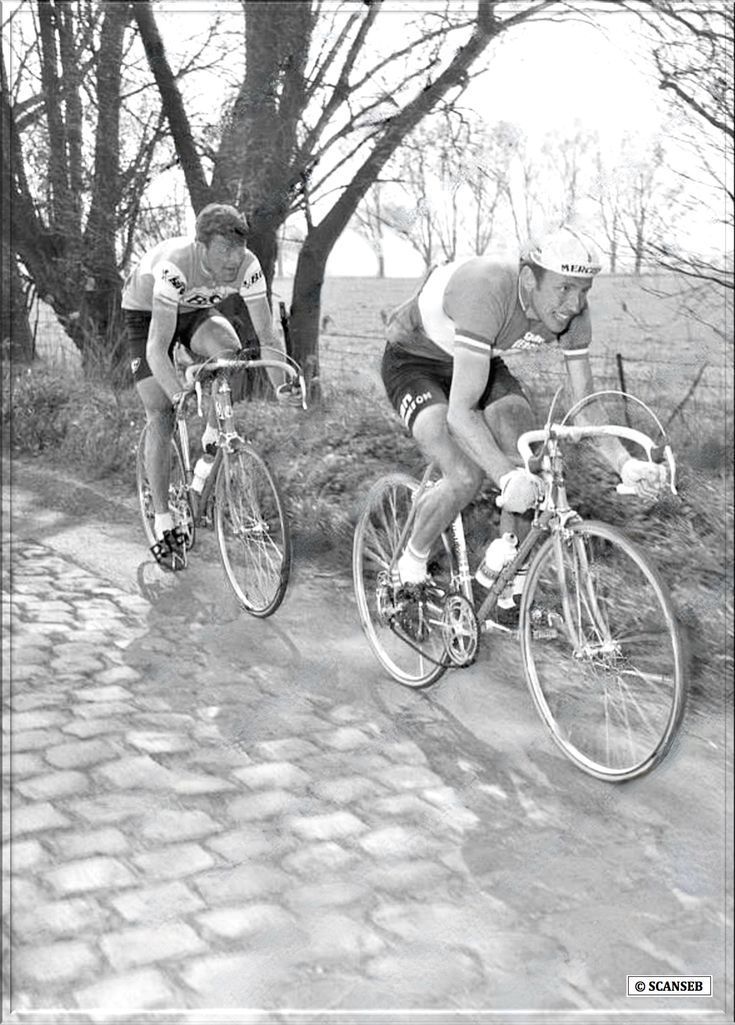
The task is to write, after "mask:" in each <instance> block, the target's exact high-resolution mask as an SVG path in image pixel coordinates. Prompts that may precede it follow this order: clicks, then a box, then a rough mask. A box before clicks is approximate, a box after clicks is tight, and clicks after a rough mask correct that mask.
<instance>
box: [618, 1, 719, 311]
mask: <svg viewBox="0 0 735 1025" xmlns="http://www.w3.org/2000/svg"><path fill="white" fill-rule="evenodd" d="M630 7H631V9H632V10H634V11H635V13H636V14H637V15H638V16H639V17H640V19H641V21H642V22H643V24H644V26H645V27H646V29H647V31H648V34H649V39H650V42H651V47H652V55H653V60H654V64H655V68H656V74H657V76H658V79H659V84H660V88H661V89H662V90H663V92H664V94H665V95H666V96H668V97H669V98H670V101H671V106H672V118H671V119H670V124H669V130H670V133H671V136H672V138H673V139H675V140H676V142H677V143H678V144H679V146H680V148H681V151H682V153H683V154H685V155H686V160H682V161H681V162H680V164H679V167H678V168H675V169H674V170H675V173H677V174H678V177H679V186H680V187H679V189H678V193H677V199H678V207H679V208H678V210H676V212H674V211H675V208H670V209H669V215H668V217H667V218H666V220H665V221H663V222H662V224H661V230H660V231H658V232H657V233H656V234H655V235H652V236H651V237H650V238H649V240H648V248H649V252H650V254H651V256H652V257H653V258H655V259H656V260H657V262H658V263H659V264H660V265H661V266H662V267H665V268H666V269H670V270H675V271H678V272H679V273H680V274H682V275H684V276H686V277H689V278H691V279H692V280H693V282H696V281H702V282H709V283H711V284H714V285H717V286H720V287H722V288H724V289H726V291H727V292H730V291H731V290H732V286H733V265H732V252H731V251H730V254H729V255H728V254H727V253H726V252H722V253H721V254H720V257H719V259H718V258H717V257H716V256H708V255H706V254H703V253H697V252H693V251H692V247H691V244H689V245H682V244H681V242H680V241H679V240H678V238H677V236H676V234H675V233H674V227H675V225H676V224H677V223H681V222H682V221H684V222H686V220H687V219H688V217H689V215H690V211H691V209H692V208H693V207H694V206H695V205H696V206H698V207H699V208H700V210H701V208H702V206H703V205H706V206H707V207H709V208H710V209H712V210H716V211H718V214H716V215H715V216H719V218H720V225H721V228H722V240H723V246H722V248H723V250H725V249H726V247H727V244H728V243H727V241H726V239H729V240H730V242H729V244H730V246H731V245H732V241H731V240H732V228H733V198H734V197H733V178H732V167H733V154H732V146H733V134H734V131H735V129H734V128H733V125H734V124H735V118H734V114H735V111H734V107H733V45H734V41H735V24H734V22H735V15H734V14H733V7H732V4H731V3H729V2H728V0H697V2H686V0H648V2H646V3H645V4H631V5H630ZM677 214H678V216H677Z"/></svg>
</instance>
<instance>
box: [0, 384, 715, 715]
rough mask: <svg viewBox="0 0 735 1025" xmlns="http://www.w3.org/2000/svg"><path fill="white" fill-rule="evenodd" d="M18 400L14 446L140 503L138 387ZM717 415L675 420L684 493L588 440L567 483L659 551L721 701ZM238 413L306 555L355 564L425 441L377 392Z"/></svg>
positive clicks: (59, 390) (485, 508)
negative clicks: (360, 545)
mask: <svg viewBox="0 0 735 1025" xmlns="http://www.w3.org/2000/svg"><path fill="white" fill-rule="evenodd" d="M11 395H12V415H11V414H10V408H11V404H10V403H8V404H6V405H5V407H4V412H3V428H4V430H6V429H7V428H10V444H11V452H12V453H13V454H15V455H26V456H35V457H37V458H38V459H39V460H40V461H42V462H45V463H47V464H48V465H52V466H53V467H54V468H55V469H61V470H63V471H66V472H68V473H70V474H71V475H73V476H76V477H78V478H79V479H81V480H86V481H92V480H103V481H105V482H106V485H107V486H109V487H110V489H111V490H114V491H115V492H116V493H120V494H126V493H129V495H130V498H131V500H132V499H133V497H134V493H133V489H134V453H135V447H136V444H137V440H138V435H139V432H140V429H141V427H142V425H143V422H144V418H143V414H142V409H141V407H140V404H139V400H138V397H137V395H136V394H135V392H134V391H133V390H132V389H130V390H126V391H123V392H117V393H115V392H113V391H112V390H110V389H107V388H105V387H104V386H102V385H100V384H93V383H91V382H80V379H79V377H78V376H76V375H74V374H61V373H59V371H58V369H56V370H54V371H50V370H48V369H47V368H44V367H38V368H36V367H34V368H32V369H31V370H30V371H28V370H25V371H23V373H22V374H20V375H19V376H18V377H17V378H16V379H15V381H14V382H13V384H12V392H11ZM549 397H550V396H549ZM537 398H538V395H537ZM717 413H718V411H717V410H714V409H712V408H706V409H705V408H704V407H702V408H700V409H699V411H698V412H697V414H696V416H695V412H694V409H690V410H689V419H688V420H687V421H686V422H684V421H682V423H681V424H677V423H676V422H675V423H673V424H672V433H673V440H674V443H675V446H676V447H677V458H678V460H679V468H680V476H679V495H678V496H677V497H674V496H670V495H669V496H666V497H665V498H664V499H663V500H662V501H660V502H658V503H656V504H655V505H654V506H651V507H645V506H642V505H641V503H639V502H638V501H637V500H635V499H630V498H623V497H620V496H618V495H617V494H616V493H615V490H614V487H615V481H616V478H615V477H614V475H613V474H612V472H611V471H609V470H608V469H607V468H606V467H605V466H604V465H602V464H601V463H600V462H599V461H598V460H597V458H596V457H595V456H594V454H593V453H591V452H586V451H582V450H581V449H579V448H578V450H577V451H576V452H572V451H570V452H569V455H568V488H569V494H570V498H571V500H572V503H573V505H574V506H575V508H577V509H578V510H579V511H580V512H581V513H582V514H583V515H585V516H587V517H592V518H599V519H603V520H606V521H607V522H610V523H615V524H617V525H619V526H620V527H621V528H623V529H624V530H625V532H626V533H627V534H628V535H629V536H630V537H631V539H632V540H633V541H635V542H637V543H638V544H639V545H640V546H641V547H642V548H644V549H645V550H646V551H647V552H649V553H650V554H651V555H652V557H653V558H654V560H655V561H656V563H657V564H658V566H659V568H660V570H661V572H662V574H663V576H664V578H665V580H666V582H667V584H668V586H669V588H670V589H671V592H672V596H673V598H674V601H675V604H676V607H677V611H678V614H679V617H680V620H681V622H682V623H683V624H684V626H685V629H686V633H687V635H688V641H689V646H690V649H691V656H692V662H693V667H694V674H693V684H694V687H693V689H694V692H695V693H697V692H699V693H703V694H706V695H707V696H708V697H709V698H711V699H712V700H713V701H714V702H715V703H716V704H718V705H719V704H720V702H721V701H722V700H723V699H727V698H728V697H729V695H730V694H731V689H730V690H728V691H727V692H726V693H725V688H726V687H727V686H729V687H730V688H732V683H731V680H732V671H733V661H732V653H731V650H730V645H729V643H728V635H729V631H730V629H731V623H732V560H731V558H730V555H731V553H730V552H728V545H729V538H730V537H731V536H732V502H731V470H730V465H731V464H730V461H729V457H728V455H727V447H728V439H729V437H731V433H729V432H728V427H727V425H726V424H725V423H724V422H723V411H722V410H720V411H719V417H718V415H717ZM236 416H237V417H238V419H239V420H240V421H241V423H242V424H243V427H244V432H245V434H246V436H248V437H249V438H251V439H252V440H253V442H254V443H256V444H257V446H258V448H259V449H260V450H261V451H262V453H263V454H264V455H265V457H266V459H267V460H268V461H269V463H270V464H271V466H272V467H273V468H274V470H275V471H276V473H277V475H278V477H279V479H280V481H281V483H282V485H283V489H284V491H285V494H286V495H287V498H288V503H289V513H290V517H291V522H292V526H293V530H294V535H295V543H296V552H297V555H299V554H300V555H303V556H304V557H309V556H327V555H328V557H329V560H330V563H331V564H332V565H336V566H340V567H342V568H343V569H344V571H345V572H349V566H350V553H351V542H352V532H353V528H354V524H355V522H356V520H357V517H358V516H359V512H360V508H361V506H362V502H363V500H364V497H365V495H366V493H367V491H368V489H369V487H370V485H371V484H372V483H373V481H374V480H376V479H377V478H378V477H379V476H380V475H381V474H383V473H386V472H389V471H392V470H396V469H400V470H405V471H406V472H408V473H410V474H413V475H420V474H421V472H422V470H423V463H422V460H421V457H420V454H419V452H418V450H417V448H416V446H415V445H414V443H413V442H412V441H411V439H410V438H409V437H408V435H407V434H406V432H405V430H404V429H403V426H402V425H401V423H400V422H399V420H398V418H397V417H396V416H395V415H394V414H393V412H392V411H391V410H390V407H389V405H388V403H387V400H386V399H385V398H384V397H383V396H381V395H380V394H379V393H378V392H377V391H376V392H372V391H368V392H366V391H364V390H350V389H339V390H328V391H327V394H326V396H325V401H324V403H323V405H322V406H321V407H319V408H315V409H311V410H309V411H308V412H306V413H304V412H303V411H301V410H298V409H292V408H288V407H281V406H278V405H276V404H275V403H273V402H270V401H268V400H264V399H258V400H254V401H250V402H243V403H239V404H238V405H237V406H236ZM692 419H693V420H695V421H696V423H697V424H698V431H697V432H696V436H695V437H693V436H692V435H693V432H692V427H691V422H690V420H692ZM190 429H191V436H192V437H193V438H195V439H196V438H198V437H199V435H200V433H201V430H202V423H201V421H200V420H198V418H196V417H195V416H194V417H193V418H192V419H191V421H190ZM491 498H492V491H491V489H490V488H489V487H486V488H484V489H483V491H482V492H481V494H480V495H479V496H478V498H477V499H476V500H475V501H474V502H473V503H472V506H471V507H470V509H469V510H468V512H467V515H466V521H467V535H468V542H469V546H470V550H471V552H472V557H473V558H478V557H479V555H480V553H481V551H482V548H483V546H484V545H485V544H486V543H487V540H488V539H489V538H490V537H492V536H493V534H494V533H495V531H496V530H497V513H496V511H495V510H494V507H493V504H492V501H491ZM726 681H730V682H729V684H728V683H726ZM717 688H722V693H719V692H717Z"/></svg>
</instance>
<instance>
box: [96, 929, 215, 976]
mask: <svg viewBox="0 0 735 1025" xmlns="http://www.w3.org/2000/svg"><path fill="white" fill-rule="evenodd" d="M101 946H102V949H103V950H104V952H105V954H106V955H107V957H108V958H109V960H110V963H111V964H112V966H113V968H130V967H132V966H134V965H140V964H152V963H154V962H156V961H163V960H165V959H166V958H170V957H173V956H175V955H183V954H186V955H189V954H197V953H199V952H201V951H202V950H203V949H204V948H205V944H204V943H203V941H202V940H200V939H199V937H198V936H197V934H196V933H195V932H194V930H193V929H192V928H191V926H190V925H186V923H185V922H171V923H169V924H164V925H159V926H156V927H155V928H139V929H124V930H122V931H121V932H118V933H110V934H108V935H107V936H105V937H103V939H102V940H101Z"/></svg>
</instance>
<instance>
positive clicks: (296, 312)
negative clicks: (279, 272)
mask: <svg viewBox="0 0 735 1025" xmlns="http://www.w3.org/2000/svg"><path fill="white" fill-rule="evenodd" d="M256 6H258V5H256ZM493 9H494V4H492V3H490V2H488V0H478V5H477V21H476V23H475V28H474V31H473V33H472V35H471V36H470V38H469V40H468V41H467V42H466V43H465V45H464V46H461V47H460V48H459V49H458V50H457V52H456V53H455V56H454V58H453V60H452V61H451V63H450V64H448V65H447V67H446V68H445V69H444V71H442V72H441V74H440V75H438V76H437V78H436V79H435V80H434V81H433V82H429V84H428V85H426V86H424V88H423V89H422V90H421V91H420V92H419V93H418V94H417V95H416V96H415V97H414V99H413V100H411V101H410V102H409V103H408V104H407V105H406V106H405V107H404V108H403V109H402V110H401V112H400V113H399V114H396V115H395V116H394V117H392V118H391V119H390V122H389V123H388V125H387V127H386V130H385V133H384V134H383V135H382V136H381V137H380V138H379V139H378V141H377V142H376V145H375V147H374V149H373V150H372V151H371V152H370V154H369V155H368V156H367V157H366V159H365V160H364V162H363V164H362V166H361V167H360V168H358V170H357V171H356V173H355V175H354V176H353V178H352V180H351V181H350V183H349V184H348V185H347V187H346V188H345V189H344V190H343V192H342V194H341V195H340V197H339V199H338V200H337V202H336V203H335V204H334V206H333V207H332V208H331V210H329V212H328V213H327V214H326V216H325V217H324V219H323V220H322V221H321V222H320V223H319V224H318V225H316V226H314V227H312V228H311V229H310V230H309V233H308V235H307V237H306V241H305V242H304V245H303V247H302V249H301V253H300V254H299V260H298V263H297V267H296V277H295V280H294V288H293V301H292V305H291V320H292V324H293V325H294V333H295V334H296V335H297V339H296V344H297V345H298V351H299V354H300V355H299V357H297V358H298V359H299V362H300V363H301V365H302V367H303V368H304V370H305V372H306V369H307V368H308V374H307V380H310V379H311V380H316V382H317V386H318V382H319V310H320V306H321V289H322V284H323V282H324V268H325V266H326V263H327V258H328V257H329V254H330V252H331V251H332V247H333V246H334V244H335V242H336V241H337V239H338V238H339V236H340V235H341V234H342V232H343V231H344V230H345V228H346V227H347V225H348V224H349V222H350V220H351V218H352V217H353V215H354V213H355V210H356V209H357V206H358V204H359V203H360V201H361V200H362V198H363V196H364V195H365V193H366V192H367V190H368V189H369V188H370V186H371V185H372V183H373V182H374V181H375V180H376V179H377V177H378V175H379V174H380V172H381V170H382V169H383V167H384V166H385V164H386V163H387V162H388V160H389V159H390V158H391V157H392V156H393V154H394V153H395V151H396V149H397V148H398V146H400V144H401V143H402V142H403V140H404V139H405V138H406V136H407V135H408V134H409V133H410V132H412V131H413V129H414V128H416V127H417V125H418V124H420V122H421V121H422V120H423V118H424V117H425V116H426V115H427V114H428V113H429V112H430V111H431V110H433V108H434V106H435V105H436V104H437V103H438V102H439V100H440V99H441V98H442V97H443V96H444V95H445V94H446V93H447V92H448V91H449V90H450V89H451V88H452V87H454V86H457V85H458V84H460V83H461V82H463V81H464V80H465V79H466V75H467V70H468V68H470V67H471V66H472V64H473V63H474V62H475V60H476V59H477V57H479V55H480V54H481V53H482V52H483V50H485V49H486V47H487V46H488V45H489V44H490V42H491V41H492V40H493V38H494V37H495V36H496V35H497V34H498V33H499V32H500V31H501V29H502V24H501V23H499V22H497V21H495V19H494V13H493ZM302 264H303V268H302Z"/></svg>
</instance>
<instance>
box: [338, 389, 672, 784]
mask: <svg viewBox="0 0 735 1025" xmlns="http://www.w3.org/2000/svg"><path fill="white" fill-rule="evenodd" d="M558 394H559V393H558V392H557V396H558ZM612 394H615V395H619V394H621V393H617V392H598V393H595V395H594V396H590V397H588V398H587V399H584V400H582V401H581V402H580V403H577V405H576V406H575V407H573V409H571V410H570V411H569V413H567V415H566V416H565V417H564V418H563V419H562V420H561V422H560V423H555V422H552V411H553V407H554V403H552V407H551V410H550V412H549V418H548V420H547V422H546V426H545V427H544V428H542V429H539V430H533V431H527V432H525V433H524V434H523V435H522V436H521V437H520V438H519V439H518V451H519V453H520V455H521V458H522V460H523V463H524V466H525V468H526V470H527V472H531V470H536V471H537V472H538V473H539V475H540V476H541V478H542V480H543V482H544V495H543V497H542V498H540V499H539V501H538V503H537V504H536V506H535V509H534V514H533V523H532V526H531V529H530V531H529V533H528V535H527V536H526V537H525V538H524V539H523V540H522V541H521V542H520V543H519V545H518V549H517V553H516V555H515V557H514V558H513V559H512V561H511V562H510V563H508V564H507V565H506V566H505V567H504V568H503V570H502V571H501V572H500V574H499V575H498V577H497V578H496V579H495V580H494V582H493V583H492V586H491V587H490V588H489V590H488V591H487V592H485V593H484V596H483V597H482V599H481V600H479V601H476V600H475V597H474V592H473V574H472V572H471V570H470V565H469V556H468V547H467V542H466V539H465V530H464V523H463V519H462V515H461V514H460V515H459V516H457V518H456V519H455V520H454V522H453V523H452V524H451V526H450V528H448V530H447V531H446V532H445V533H444V534H443V535H442V537H441V540H440V542H439V543H438V544H439V553H438V556H437V557H436V559H434V562H433V563H430V570H431V571H432V574H431V578H430V580H429V582H428V583H427V584H423V585H419V587H418V588H416V587H411V586H401V584H400V582H399V580H398V574H397V571H396V568H395V566H396V561H397V559H398V556H399V555H400V554H401V552H402V551H403V548H404V545H405V542H406V540H407V538H408V536H409V534H410V531H411V526H412V523H413V519H414V516H415V513H416V508H417V502H418V501H419V500H420V498H421V495H422V494H424V493H425V492H426V490H427V488H430V487H431V486H432V484H433V483H434V482H435V478H436V468H435V467H434V466H428V467H427V468H426V471H425V473H424V475H423V477H422V479H421V481H418V480H416V479H415V478H413V477H411V476H409V475H407V474H403V473H392V474H388V475H386V476H384V477H382V478H380V479H379V480H378V481H376V482H375V484H374V485H373V486H372V488H371V489H370V491H369V493H368V496H367V499H366V503H365V506H364V509H363V511H362V513H361V515H360V517H359V519H358V522H357V525H356V528H355V534H354V540H353V557H352V563H353V564H352V570H353V580H354V588H355V597H356V600H357V606H358V610H359V613H360V619H361V623H362V627H363V630H364V632H365V634H366V636H367V639H368V641H369V643H370V646H371V647H372V650H373V652H374V654H375V655H376V657H377V659H378V661H379V662H380V663H381V665H382V666H383V668H384V669H386V670H387V672H388V673H389V674H390V675H391V676H392V677H393V678H394V679H395V680H397V681H398V682H399V683H401V684H404V685H406V686H409V687H426V686H429V685H430V684H433V683H435V682H436V681H437V680H438V679H439V678H440V677H441V676H442V675H443V674H444V673H445V671H446V670H447V669H449V668H461V667H464V666H468V665H471V664H472V663H473V662H474V661H475V659H476V657H477V654H478V651H479V645H480V639H481V636H482V635H483V634H485V633H488V632H491V631H498V632H501V633H506V634H510V635H511V636H513V637H515V638H517V639H518V640H520V649H521V657H522V661H523V667H524V673H525V678H526V683H527V685H528V687H529V689H530V692H531V696H532V698H533V702H534V705H535V708H536V710H537V711H538V713H539V715H540V716H541V719H542V721H543V722H544V724H545V726H546V727H547V729H548V730H549V732H550V733H551V736H552V738H553V740H554V741H555V743H556V744H557V745H558V747H559V748H560V749H561V750H562V751H563V752H564V754H565V755H566V756H567V757H568V758H569V759H571V761H572V762H573V763H574V764H575V765H576V766H578V767H579V768H580V769H582V770H583V771H585V772H587V773H589V774H590V775H592V776H595V777H597V778H599V779H602V780H607V781H623V780H629V779H633V778H635V777H637V776H641V775H643V774H644V773H646V772H648V771H649V770H650V769H652V768H653V766H654V765H656V764H657V763H658V762H660V760H661V759H662V758H663V756H664V755H665V754H666V752H667V751H668V749H669V748H670V746H671V743H672V741H673V739H674V736H675V734H676V731H677V729H678V726H679V724H680V722H681V719H682V716H683V712H684V703H685V690H686V685H685V678H684V658H683V649H682V640H681V637H680V633H679V627H678V625H677V621H676V616H675V613H674V608H673V605H672V602H671V599H670V597H669V594H668V591H667V589H666V587H665V585H664V583H663V581H662V579H661V577H660V574H659V572H658V570H657V569H656V568H655V567H654V566H653V565H652V564H651V563H650V561H649V559H648V557H647V556H645V555H644V554H643V553H642V552H641V551H640V550H639V548H638V547H637V545H635V544H634V543H633V542H631V541H630V540H629V539H628V538H627V537H626V536H625V535H624V534H623V533H622V532H621V531H620V530H619V529H617V528H616V527H613V526H610V525H608V524H606V523H604V522H602V521H600V520H584V519H583V518H582V517H581V516H580V515H579V514H578V513H577V512H576V511H575V510H574V509H573V508H571V507H570V505H569V502H568V499H567V493H566V483H565V479H564V457H563V452H562V447H561V445H560V442H562V441H564V442H567V441H569V442H579V441H582V440H584V439H587V438H594V437H600V436H603V435H614V436H617V437H619V438H621V439H624V440H627V441H629V442H633V443H634V444H635V445H639V446H641V447H642V448H643V450H644V451H645V452H646V454H647V457H648V459H649V461H656V462H664V461H665V462H666V463H667V464H668V483H669V487H670V489H671V491H672V493H673V494H676V493H677V492H676V485H675V476H676V464H675V461H674V456H673V453H672V451H671V447H670V445H669V444H668V442H667V441H666V439H665V434H664V431H663V428H662V427H661V424H660V422H659V421H658V419H657V418H656V417H655V415H654V414H653V413H652V412H651V410H650V409H648V407H647V406H646V405H645V403H642V402H640V400H638V399H635V398H634V397H633V396H625V398H626V400H627V401H628V402H634V403H639V405H640V406H642V407H643V408H644V409H645V410H646V411H647V412H648V413H649V414H650V415H651V416H653V419H654V420H655V423H656V424H657V428H658V440H657V441H654V440H653V439H652V438H650V437H648V435H647V434H645V433H644V432H642V431H639V430H637V429H633V428H630V427H627V426H626V427H622V426H618V425H614V424H604V425H600V426H579V425H574V424H571V423H569V420H570V418H572V417H574V416H575V415H577V414H578V413H580V412H581V410H582V408H583V406H584V404H585V403H587V402H589V401H592V400H593V399H597V398H599V397H600V396H606V395H612ZM557 396H555V400H556V397H557ZM537 443H540V446H541V447H540V450H539V451H538V452H537V453H536V454H535V455H534V454H533V452H532V449H531V446H532V445H535V444H537ZM617 490H618V491H619V492H620V493H621V494H623V493H630V492H632V491H634V490H635V489H631V488H626V487H625V485H622V484H618V487H617ZM526 568H527V576H526V581H525V586H524V588H523V593H522V598H521V606H520V611H519V623H518V629H517V630H510V629H508V628H507V627H504V626H501V625H500V624H498V623H496V622H495V621H494V620H493V619H492V616H491V613H492V612H493V610H494V607H495V605H496V602H497V599H498V598H499V597H500V595H501V594H502V593H503V591H504V589H505V588H506V586H507V585H508V584H509V583H510V582H511V581H513V579H514V577H515V576H516V574H517V573H518V572H519V571H520V570H521V569H524V570H525V569H526ZM476 586H477V585H476Z"/></svg>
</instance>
